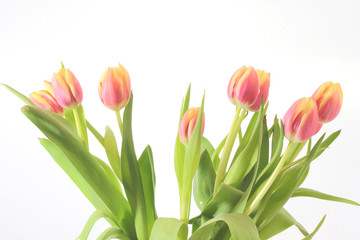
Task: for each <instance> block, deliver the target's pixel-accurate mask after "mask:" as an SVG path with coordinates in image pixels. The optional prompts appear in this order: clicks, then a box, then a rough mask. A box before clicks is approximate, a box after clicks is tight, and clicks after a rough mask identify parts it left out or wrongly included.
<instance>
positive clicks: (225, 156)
mask: <svg viewBox="0 0 360 240" xmlns="http://www.w3.org/2000/svg"><path fill="white" fill-rule="evenodd" d="M240 111H241V108H236V113H235V117H234V120H233V123H232V124H231V127H230V131H229V134H228V135H227V138H226V141H225V146H224V149H223V152H222V154H221V159H220V163H219V167H218V170H217V172H216V178H215V185H214V194H215V193H216V192H217V190H218V188H219V185H220V183H221V182H222V181H223V179H224V176H225V171H226V167H227V164H228V161H229V157H230V153H231V150H232V148H233V145H234V142H235V138H236V135H237V133H238V132H239V128H240V125H241V122H242V120H244V118H245V114H246V111H245V110H243V111H242V112H241V115H240V116H239V114H240Z"/></svg>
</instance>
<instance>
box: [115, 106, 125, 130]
mask: <svg viewBox="0 0 360 240" xmlns="http://www.w3.org/2000/svg"><path fill="white" fill-rule="evenodd" d="M115 113H116V119H117V122H118V124H119V129H120V133H121V136H123V123H122V121H121V116H120V111H115Z"/></svg>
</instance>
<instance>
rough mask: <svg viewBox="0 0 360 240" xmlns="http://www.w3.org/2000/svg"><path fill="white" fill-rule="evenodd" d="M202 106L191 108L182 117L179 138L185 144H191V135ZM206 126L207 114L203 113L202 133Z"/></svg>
mask: <svg viewBox="0 0 360 240" xmlns="http://www.w3.org/2000/svg"><path fill="white" fill-rule="evenodd" d="M199 111H200V108H190V109H189V110H187V111H186V112H185V114H184V116H183V118H182V119H181V122H180V126H179V138H180V141H181V142H182V143H183V144H184V145H188V144H189V140H190V137H191V135H192V133H193V131H194V128H195V124H196V120H197V118H198V115H199ZM204 128H205V114H204V115H203V123H202V133H204Z"/></svg>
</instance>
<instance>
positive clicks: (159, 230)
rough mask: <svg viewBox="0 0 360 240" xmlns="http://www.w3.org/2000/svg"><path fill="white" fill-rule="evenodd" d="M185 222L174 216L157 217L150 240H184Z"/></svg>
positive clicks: (185, 236) (185, 234)
mask: <svg viewBox="0 0 360 240" xmlns="http://www.w3.org/2000/svg"><path fill="white" fill-rule="evenodd" d="M187 235H188V228H187V225H186V223H184V222H182V221H180V220H178V219H175V218H158V219H156V221H155V223H154V227H153V229H152V232H151V235H150V240H186V239H187Z"/></svg>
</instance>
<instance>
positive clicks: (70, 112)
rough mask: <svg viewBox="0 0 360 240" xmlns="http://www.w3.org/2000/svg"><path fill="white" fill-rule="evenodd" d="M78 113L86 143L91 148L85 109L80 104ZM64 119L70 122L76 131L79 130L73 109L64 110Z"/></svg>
mask: <svg viewBox="0 0 360 240" xmlns="http://www.w3.org/2000/svg"><path fill="white" fill-rule="evenodd" d="M77 111H78V113H79V118H80V123H81V131H82V134H83V136H84V143H85V145H86V146H88V147H89V140H88V135H87V128H86V126H87V125H86V119H85V113H84V108H83V106H82V104H80V105H79V106H78V108H77ZM64 117H65V119H66V120H68V121H69V122H70V123H71V124H72V125H73V127H74V128H75V129H77V127H76V123H75V116H74V111H73V109H70V108H64Z"/></svg>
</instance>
